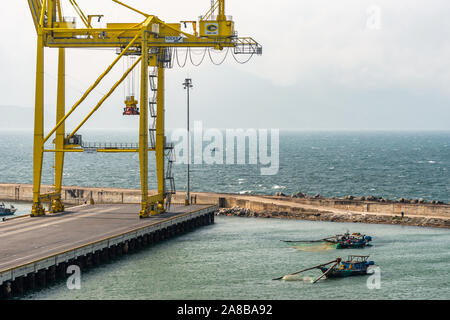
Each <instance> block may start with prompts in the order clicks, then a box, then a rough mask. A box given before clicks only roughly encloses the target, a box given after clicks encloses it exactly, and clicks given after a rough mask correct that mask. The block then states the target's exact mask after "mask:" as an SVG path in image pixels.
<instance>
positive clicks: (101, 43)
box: [28, 0, 259, 218]
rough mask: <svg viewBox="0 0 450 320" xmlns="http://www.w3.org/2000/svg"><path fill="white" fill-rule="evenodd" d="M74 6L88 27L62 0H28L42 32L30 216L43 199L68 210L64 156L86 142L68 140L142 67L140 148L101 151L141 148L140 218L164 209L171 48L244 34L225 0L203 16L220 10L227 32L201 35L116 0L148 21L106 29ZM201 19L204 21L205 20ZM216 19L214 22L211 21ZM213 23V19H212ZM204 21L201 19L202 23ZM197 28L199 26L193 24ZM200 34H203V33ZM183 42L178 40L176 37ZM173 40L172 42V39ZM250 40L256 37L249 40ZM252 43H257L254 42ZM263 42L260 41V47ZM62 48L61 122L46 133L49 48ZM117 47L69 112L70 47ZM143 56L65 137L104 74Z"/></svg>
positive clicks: (218, 45) (208, 44) (229, 40)
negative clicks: (153, 88)
mask: <svg viewBox="0 0 450 320" xmlns="http://www.w3.org/2000/svg"><path fill="white" fill-rule="evenodd" d="M66 1H67V2H68V3H70V5H72V6H73V8H74V9H75V11H76V12H77V14H78V15H79V17H80V19H81V21H82V22H83V24H84V27H83V28H77V27H76V26H75V25H74V24H73V23H70V22H67V21H65V20H64V17H63V16H62V0H28V4H29V7H30V10H31V14H32V18H33V21H34V24H35V27H36V31H37V47H36V48H37V50H36V92H35V119H34V144H33V207H32V212H31V216H40V215H44V214H45V210H44V208H43V206H42V203H43V202H50V203H51V204H52V211H53V212H61V211H64V205H63V203H62V199H61V190H62V177H63V168H64V154H65V153H67V152H83V151H84V150H83V148H82V146H74V145H70V144H69V143H68V139H69V138H71V137H73V136H74V135H75V134H76V133H77V132H78V130H79V129H81V128H82V127H83V125H85V123H86V122H87V121H88V120H89V118H90V117H91V116H92V115H93V114H94V113H95V112H96V111H98V110H99V109H100V107H101V106H102V105H103V104H104V102H105V101H106V100H107V99H108V98H109V97H110V95H111V94H112V93H113V92H114V90H115V89H116V88H117V87H118V86H119V85H120V84H121V83H122V81H123V80H124V79H125V78H126V77H127V76H128V74H129V73H130V72H131V71H132V70H133V69H134V68H136V67H137V65H138V64H140V65H141V93H140V119H139V147H138V148H137V149H134V148H131V149H120V150H115V149H108V148H104V149H98V150H97V151H98V152H107V153H112V152H137V153H139V162H140V172H141V190H142V198H141V211H140V217H142V218H145V217H148V216H150V215H155V214H160V213H163V212H164V202H165V196H166V195H165V186H164V150H165V141H164V140H165V136H164V133H165V130H164V83H165V68H166V67H167V65H165V64H164V62H163V61H164V59H165V57H166V52H165V50H167V49H168V48H178V47H183V48H191V47H192V48H195V47H197V48H215V49H223V48H227V47H229V48H233V47H236V46H238V45H240V43H242V42H239V38H237V37H235V35H234V34H233V33H232V30H233V27H234V24H233V22H232V21H227V18H226V16H225V0H217V1H216V2H215V3H214V6H213V7H211V9H210V10H209V11H208V12H207V14H206V15H204V16H203V17H204V19H211V18H212V17H213V14H214V12H215V11H216V10H217V11H218V15H217V24H218V26H219V27H220V26H224V28H223V30H225V31H222V30H220V31H217V32H216V33H214V32H213V33H211V35H208V36H205V35H203V36H201V34H202V32H200V33H198V32H197V30H194V34H190V33H187V32H183V31H182V30H181V27H180V23H166V22H164V21H162V20H161V19H159V18H158V17H156V16H154V15H150V14H147V13H145V12H142V11H140V10H138V9H135V8H133V7H131V6H129V5H127V4H125V3H124V2H122V1H118V0H112V2H114V3H116V4H118V5H121V6H123V7H125V8H127V9H129V10H132V11H134V12H136V13H139V14H141V15H142V16H144V17H145V20H143V21H141V22H133V23H129V24H114V23H112V24H108V25H107V27H106V28H93V27H92V25H91V23H90V22H91V18H92V17H94V16H97V17H101V16H102V15H86V14H85V13H84V12H83V11H82V10H81V8H80V6H79V5H78V3H77V2H76V0H66ZM204 19H202V20H204ZM208 22H211V21H208ZM212 22H214V21H212ZM202 23H203V24H204V23H205V21H200V24H202ZM193 26H194V29H196V24H193ZM198 34H200V36H199V35H198ZM174 35H175V36H176V37H175V38H179V39H180V41H173V38H174V37H173V36H174ZM171 39H172V40H171ZM248 39H251V38H248ZM250 41H253V44H255V45H258V44H257V43H256V42H254V40H252V39H251V40H250ZM258 46H259V45H258ZM45 47H48V48H58V50H59V54H58V81H57V85H58V90H57V106H56V109H57V110H56V125H55V127H54V128H53V129H52V130H50V132H49V133H47V134H46V135H44V48H45ZM95 47H101V48H116V49H120V51H121V52H120V54H119V55H118V56H117V57H116V58H115V59H114V61H113V62H112V63H111V64H110V65H109V66H108V68H107V69H106V70H105V71H104V72H103V73H102V74H101V75H100V76H99V77H98V78H97V80H96V81H95V82H94V83H93V84H92V85H91V86H90V87H89V88H88V89H87V90H86V92H85V93H84V94H83V95H82V96H81V98H80V99H79V100H78V101H77V102H76V103H75V104H74V105H73V106H72V107H71V108H70V109H69V111H68V112H67V113H66V110H65V98H66V97H65V86H66V83H65V68H66V62H67V61H66V54H65V50H66V48H95ZM129 54H132V55H138V56H140V57H139V59H137V61H136V62H135V63H134V64H133V65H132V66H131V68H130V69H128V70H127V71H126V72H125V73H124V74H123V75H122V77H121V78H120V79H119V80H118V81H117V82H116V83H115V84H114V86H113V87H112V88H111V89H110V90H109V91H108V93H107V94H106V95H105V96H104V97H103V98H102V99H101V100H100V101H99V102H98V104H97V105H96V106H95V107H94V108H93V109H92V110H91V111H90V112H89V113H88V115H87V116H86V117H85V118H84V119H83V120H82V121H81V123H80V124H79V125H78V126H76V127H75V129H73V130H72V132H71V133H70V134H69V135H68V136H67V137H66V136H65V135H66V126H65V123H66V120H67V119H68V118H69V117H70V116H71V115H72V114H73V112H74V111H75V110H76V109H77V108H78V106H80V105H81V103H83V101H85V99H86V98H87V97H88V95H89V94H90V93H91V92H92V91H93V90H94V89H95V88H96V87H97V86H98V85H99V83H100V82H101V81H102V80H103V79H104V78H105V76H106V75H107V74H108V73H109V72H110V71H111V70H112V68H113V67H114V66H115V65H116V64H117V62H119V60H120V59H121V58H122V57H123V56H125V55H129ZM149 67H154V68H156V69H157V81H158V82H157V83H158V85H157V101H156V143H155V146H154V147H152V148H149V132H148V130H149V118H148V117H149V110H148V105H149V94H148V81H149V80H148V77H149ZM53 135H55V139H54V140H53V142H54V144H55V148H54V149H45V148H44V144H45V143H46V142H47V141H49V139H50V138H51V137H52V136H53ZM149 151H154V152H155V154H156V172H157V184H158V189H157V194H156V195H152V196H149V194H148V193H149V192H148V191H149V190H148V152H149ZM45 152H53V153H55V190H54V192H51V193H49V194H41V193H40V191H41V177H42V162H43V155H44V153H45Z"/></svg>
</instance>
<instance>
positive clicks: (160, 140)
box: [156, 66, 165, 212]
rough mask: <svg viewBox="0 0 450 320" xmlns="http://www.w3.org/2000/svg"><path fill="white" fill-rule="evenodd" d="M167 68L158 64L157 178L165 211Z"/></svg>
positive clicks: (160, 210) (161, 209)
mask: <svg viewBox="0 0 450 320" xmlns="http://www.w3.org/2000/svg"><path fill="white" fill-rule="evenodd" d="M164 77H165V70H164V68H162V67H161V66H158V91H157V96H156V179H157V182H158V195H157V196H158V199H157V202H158V210H159V212H163V210H164V206H163V204H164V197H165V186H164V173H165V168H164V146H165V136H164V100H165V95H164V91H165V88H164V83H165V79H164Z"/></svg>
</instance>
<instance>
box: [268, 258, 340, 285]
mask: <svg viewBox="0 0 450 320" xmlns="http://www.w3.org/2000/svg"><path fill="white" fill-rule="evenodd" d="M332 263H335V264H334V265H333V267H334V266H335V265H337V264H338V263H339V261H338V260H337V259H336V260H333V261H330V262H327V263H324V264H319V265H317V266H314V267H311V268H307V269H303V270H300V271H297V272H294V273H290V274H286V275H284V276H281V277H279V278H275V279H272V280H281V279H283V278H284V277H285V276H293V275H296V274H299V273H302V272H305V271H308V270H312V269H318V268H320V267H324V266H327V265H329V264H332ZM330 269H332V268H330ZM330 269H328V271H329V270H330ZM328 271H327V272H326V273H328ZM323 275H324V274H323ZM323 275H322V276H323ZM322 276H321V277H319V279H320V278H322ZM317 280H318V279H317ZM317 280H316V281H317ZM316 281H314V283H315V282H316Z"/></svg>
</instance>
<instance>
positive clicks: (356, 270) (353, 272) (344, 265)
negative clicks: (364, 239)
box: [272, 255, 375, 283]
mask: <svg viewBox="0 0 450 320" xmlns="http://www.w3.org/2000/svg"><path fill="white" fill-rule="evenodd" d="M368 259H369V256H357V255H352V256H349V257H348V258H347V260H342V258H337V259H336V260H333V261H330V262H327V263H323V264H319V265H317V266H313V267H310V268H306V269H302V270H300V271H297V272H294V273H290V274H287V275H285V276H281V277H279V278H275V279H272V280H287V279H289V277H291V276H294V275H297V274H299V273H302V272H305V271H308V270H313V269H319V270H320V271H322V274H321V275H320V276H318V277H317V278H315V279H314V280H313V281H312V283H316V282H317V281H319V280H320V279H322V278H324V277H326V278H343V277H350V276H361V275H366V274H367V270H368V268H369V267H370V266H373V265H374V264H375V263H374V262H373V261H368ZM331 264H332V266H331V267H327V266H329V265H331Z"/></svg>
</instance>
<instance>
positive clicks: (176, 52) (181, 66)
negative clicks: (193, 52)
mask: <svg viewBox="0 0 450 320" xmlns="http://www.w3.org/2000/svg"><path fill="white" fill-rule="evenodd" d="M174 51H175V57H176V59H177V64H178V66H179V67H180V68H184V67H185V66H186V63H187V58H188V54H189V52H188V51H189V49H186V56H185V57H184V63H183V65H181V64H180V60H179V59H178V48H175V50H174Z"/></svg>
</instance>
